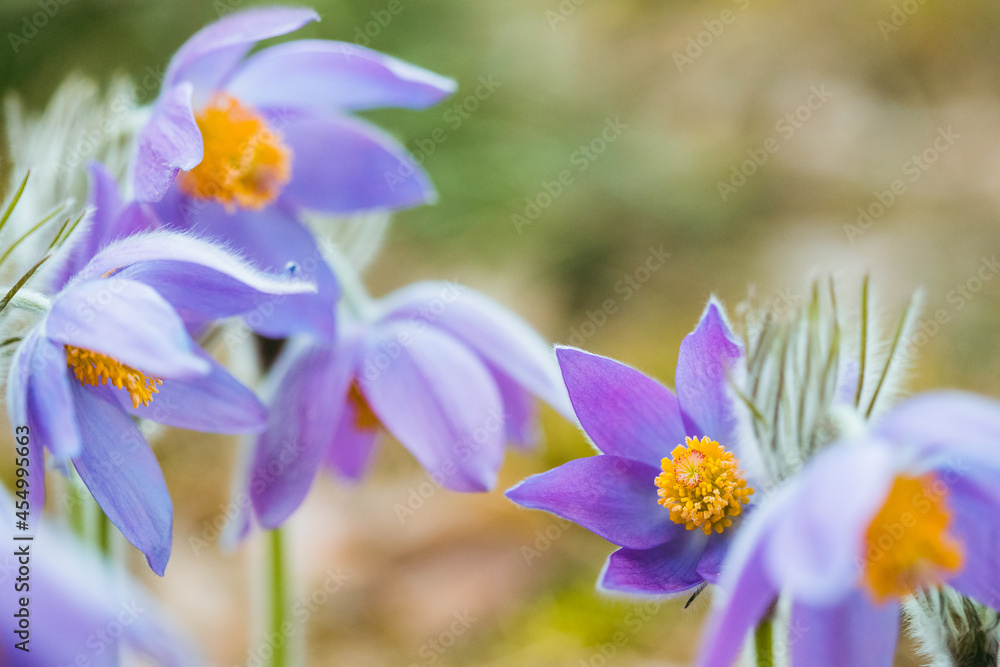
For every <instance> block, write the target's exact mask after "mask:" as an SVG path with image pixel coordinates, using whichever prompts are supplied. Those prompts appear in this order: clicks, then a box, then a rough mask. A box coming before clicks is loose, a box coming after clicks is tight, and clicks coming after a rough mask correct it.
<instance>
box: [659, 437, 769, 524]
mask: <svg viewBox="0 0 1000 667" xmlns="http://www.w3.org/2000/svg"><path fill="white" fill-rule="evenodd" d="M685 440H686V443H687V444H686V445H677V446H676V447H674V451H673V452H671V453H670V458H665V459H663V460H662V461H661V462H660V463H661V465H662V466H663V472H661V473H660V474H659V475H658V476H657V478H656V486H658V487H660V490H659V496H660V500H659V503H660V504H661V505H663V506H664V507H666V508H667V509H668V510H670V519H671V520H672V521H673V522H674V523H679V524H682V525H683V526H685V527H686V528H687V529H688V530H694V529H695V528H701V529H702V530H703V531H705V534H706V535H711V534H712V531H715V532H716V533H721V532H722V531H723V530H725V529H726V528H728V527H730V526H731V525H733V521H732V519H730V517H734V516H739V514H740V513H741V512H742V511H743V505H745V504H746V503H747V502H749V501H748V497H749V496H751V495H753V489H752V488H749V487H747V482H746V480H745V479H744V478H743V473H742V472H741V471H740V469H739V461H738V460H737V459H735V458H734V457H733V454H732V452H727V451H726V448H725V447H723V446H722V445H720V444H719V443H717V442H715V441H714V440H712V439H710V438H708V437H707V436H706V437H703V438H702V439H701V440H700V441H699V440H698V439H697V438H685Z"/></svg>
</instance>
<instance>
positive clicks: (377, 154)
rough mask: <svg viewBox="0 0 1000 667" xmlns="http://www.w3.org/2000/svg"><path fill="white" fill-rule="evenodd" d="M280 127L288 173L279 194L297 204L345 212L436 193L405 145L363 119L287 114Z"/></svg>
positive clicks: (409, 202)
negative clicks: (288, 160) (288, 150)
mask: <svg viewBox="0 0 1000 667" xmlns="http://www.w3.org/2000/svg"><path fill="white" fill-rule="evenodd" d="M282 131H283V133H284V138H285V141H286V143H287V144H288V145H289V146H290V147H291V149H292V174H293V175H294V176H293V178H292V180H291V181H289V183H288V185H287V186H285V190H284V196H286V197H287V198H288V199H289V200H290V201H293V202H294V203H295V204H296V205H298V206H302V207H304V208H308V209H314V210H318V211H327V212H330V213H339V214H348V213H358V212H361V211H372V210H396V209H403V208H410V207H413V206H418V205H420V204H426V203H428V202H433V201H435V200H436V199H437V193H436V192H435V190H434V186H433V184H432V183H431V181H430V178H429V177H428V176H427V173H426V172H425V171H424V169H423V168H422V167H421V166H420V165H418V164H417V163H416V162H415V161H414V160H413V157H412V156H410V154H409V153H408V152H407V151H406V149H405V148H403V147H402V146H400V145H399V143H397V142H396V140H395V139H393V138H391V137H390V136H388V135H387V134H385V133H384V132H382V131H381V130H379V129H378V128H376V127H374V126H372V125H370V124H368V123H365V122H363V121H360V120H357V119H354V118H347V117H340V118H320V117H316V116H304V117H298V118H293V119H290V120H289V121H288V123H287V125H286V126H285V127H284V128H283V130H282Z"/></svg>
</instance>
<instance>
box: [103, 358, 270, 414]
mask: <svg viewBox="0 0 1000 667" xmlns="http://www.w3.org/2000/svg"><path fill="white" fill-rule="evenodd" d="M196 353H197V354H198V356H199V357H201V358H202V359H204V360H205V361H206V362H207V363H208V364H209V367H210V369H211V370H209V372H208V374H207V375H203V376H199V377H197V378H194V379H191V380H185V379H173V380H165V381H164V382H163V384H161V385H160V386H159V387H158V388H157V389H158V390H159V391H158V392H157V393H156V394H154V395H153V400H152V402H151V403H150V404H149V405H140V406H139V407H138V408H134V407H132V399H131V398H130V397H129V395H128V393H127V392H124V391H116V392H115V395H116V396H117V398H118V400H119V403H120V404H121V407H122V409H123V410H125V411H126V412H128V413H129V414H131V415H134V416H136V417H139V418H142V419H149V420H151V421H154V422H158V423H160V424H167V425H169V426H176V427H177V428H184V429H188V430H191V431H201V432H203V433H256V432H259V431H261V430H263V429H264V425H265V424H266V422H267V414H268V412H267V408H266V407H264V404H263V403H261V402H260V400H259V399H258V398H257V396H256V394H254V393H253V392H252V391H251V390H250V389H248V388H246V387H245V386H243V385H242V384H241V383H240V381H239V380H237V379H236V378H234V377H233V376H232V375H230V374H229V372H228V371H227V370H226V369H225V368H224V367H223V366H222V365H221V364H219V363H218V362H217V361H215V360H214V359H212V358H211V357H210V356H208V355H207V354H205V353H204V352H202V351H200V350H196Z"/></svg>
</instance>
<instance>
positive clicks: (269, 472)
mask: <svg viewBox="0 0 1000 667" xmlns="http://www.w3.org/2000/svg"><path fill="white" fill-rule="evenodd" d="M341 352H343V351H342V350H338V349H336V348H328V347H318V346H306V347H303V348H302V349H301V350H293V351H291V353H290V354H289V357H286V359H285V360H283V364H282V367H281V368H280V369H278V370H277V373H278V375H277V376H276V378H275V380H274V381H275V382H276V387H277V388H276V390H275V391H274V398H273V402H272V403H271V411H270V418H269V419H268V423H267V429H266V430H265V431H264V432H263V433H262V434H261V436H260V438H259V439H258V440H257V444H256V446H255V449H254V455H253V461H252V464H251V468H250V497H251V499H252V500H253V506H254V510H255V512H256V515H257V519H258V521H259V522H260V524H261V525H262V526H264V527H265V528H277V527H278V526H280V525H281V524H282V523H284V521H285V520H286V519H287V518H288V517H289V516H291V514H292V512H294V511H295V510H296V508H298V506H299V505H300V504H302V501H303V500H304V499H305V497H306V494H307V493H308V492H309V487H310V486H311V485H312V482H313V479H314V478H315V477H316V472H317V471H318V470H319V468H320V465H321V464H322V462H323V459H324V457H325V454H326V452H327V450H328V448H329V447H330V446H331V440H330V439H331V437H332V435H333V433H334V432H335V429H336V426H337V423H338V422H339V421H340V416H341V414H342V410H343V405H344V402H345V401H346V400H347V391H348V387H349V386H350V382H351V368H352V365H351V362H352V359H351V356H352V355H351V354H349V353H348V354H343V353H341Z"/></svg>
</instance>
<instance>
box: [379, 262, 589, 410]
mask: <svg viewBox="0 0 1000 667" xmlns="http://www.w3.org/2000/svg"><path fill="white" fill-rule="evenodd" d="M383 308H384V312H385V317H386V318H387V319H397V320H407V319H409V320H420V321H422V322H424V323H426V324H428V325H431V326H434V327H437V328H439V329H443V330H445V331H447V332H448V333H449V334H451V335H452V336H454V337H455V338H457V339H458V340H460V341H462V342H463V343H465V344H466V345H467V346H468V347H469V348H470V349H472V350H473V351H475V352H476V353H477V354H478V355H479V356H481V357H482V358H483V359H484V360H485V361H487V362H488V363H489V364H490V366H491V367H492V368H494V369H496V370H498V371H500V372H502V373H504V374H505V375H507V376H508V377H509V378H510V379H511V380H513V381H514V382H516V383H517V384H519V385H521V386H522V387H524V388H525V389H526V390H528V391H529V392H531V393H532V394H534V395H535V396H537V397H539V398H540V399H542V400H543V401H545V402H546V403H548V404H549V405H551V406H552V407H553V408H555V410H556V411H557V412H559V413H560V414H562V415H563V416H564V417H566V418H568V419H573V412H572V406H571V405H570V402H569V399H568V396H567V394H566V389H565V387H564V386H563V382H562V378H561V377H560V374H559V368H558V366H557V364H556V360H555V358H554V356H553V354H552V346H551V345H549V343H548V342H546V341H545V340H544V339H543V338H542V337H541V336H539V335H538V333H536V332H535V330H534V329H532V328H531V327H530V326H528V324H527V323H526V322H525V321H524V320H522V319H521V318H519V317H517V316H516V315H515V314H514V313H512V312H511V311H510V310H508V309H507V308H504V307H503V306H501V305H500V304H499V303H497V302H496V301H494V300H493V299H490V298H488V297H486V296H485V295H483V294H480V293H478V292H476V291H474V290H471V289H468V288H465V287H462V286H460V285H455V284H453V283H446V282H438V281H424V282H419V283H414V284H412V285H409V286H407V287H404V288H402V289H400V290H397V291H396V292H393V293H392V294H390V295H388V296H387V297H386V298H385V300H384V301H383Z"/></svg>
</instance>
